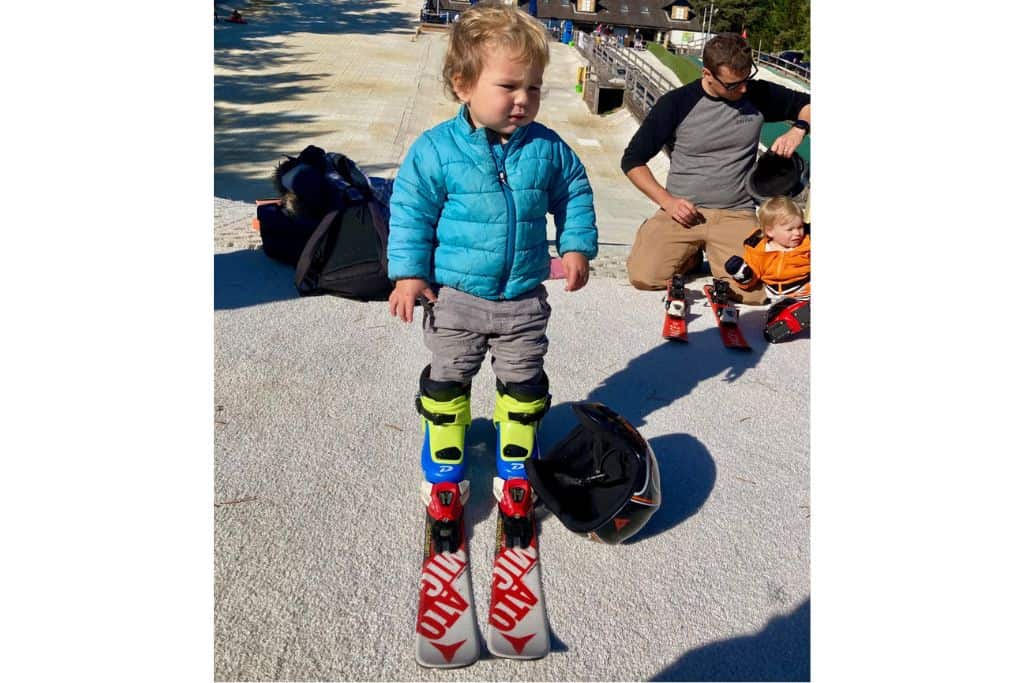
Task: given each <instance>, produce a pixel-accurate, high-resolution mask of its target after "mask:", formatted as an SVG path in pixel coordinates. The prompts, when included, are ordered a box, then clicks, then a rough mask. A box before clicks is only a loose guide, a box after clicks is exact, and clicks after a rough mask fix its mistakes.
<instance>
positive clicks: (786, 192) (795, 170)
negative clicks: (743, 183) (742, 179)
mask: <svg viewBox="0 0 1024 683" xmlns="http://www.w3.org/2000/svg"><path fill="white" fill-rule="evenodd" d="M806 172H807V164H806V163H805V162H804V159H803V157H801V156H800V155H799V154H797V153H796V152H793V155H792V156H791V157H789V158H786V157H784V156H782V155H780V154H776V153H775V152H765V153H764V154H762V155H761V157H760V158H759V159H758V160H757V163H756V164H754V168H753V170H752V171H751V172H750V175H749V176H747V193H748V194H749V195H750V196H751V197H753V198H754V200H755V201H757V203H758V204H764V203H765V202H766V201H768V200H769V199H771V198H772V197H776V196H779V195H782V196H786V197H795V196H797V195H798V194H800V193H801V192H802V191H803V189H804V184H805V182H806V178H805V174H806Z"/></svg>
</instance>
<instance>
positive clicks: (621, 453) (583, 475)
mask: <svg viewBox="0 0 1024 683" xmlns="http://www.w3.org/2000/svg"><path fill="white" fill-rule="evenodd" d="M572 410H573V412H574V413H576V417H577V419H579V421H580V424H579V425H577V426H576V427H575V428H574V429H573V430H572V431H571V432H569V434H568V435H567V436H566V437H565V438H564V439H562V440H561V441H559V442H558V443H557V444H555V445H554V446H552V447H551V448H549V449H547V452H546V453H545V455H544V456H543V457H542V458H539V459H538V458H531V459H530V460H527V461H526V472H527V476H529V478H530V484H531V485H532V486H533V490H534V491H535V492H536V494H537V497H538V498H540V499H541V501H542V502H543V503H544V505H546V506H547V508H548V509H549V510H551V512H552V513H553V514H554V515H555V516H556V517H558V519H559V520H560V521H561V522H562V524H564V525H565V526H566V528H567V529H569V531H572V532H575V533H578V534H581V535H584V536H586V537H587V538H589V539H591V540H594V541H599V542H602V543H609V544H615V543H621V542H623V541H625V540H626V539H627V538H629V537H630V536H632V535H633V534H635V533H636V532H638V531H640V529H641V528H642V527H643V526H644V525H645V524H647V521H648V520H649V519H650V518H651V516H652V515H654V513H655V512H656V511H657V510H658V507H659V506H660V505H661V476H660V475H659V473H658V463H657V461H656V460H655V458H654V453H653V452H652V451H651V448H650V446H648V445H647V441H646V440H645V439H644V438H643V437H642V436H640V433H639V432H637V431H636V429H635V428H634V427H633V425H631V424H629V422H627V421H626V420H625V419H624V418H623V417H622V416H620V415H619V414H617V413H616V412H615V411H613V410H612V409H611V408H608V407H607V406H605V405H604V404H601V403H587V402H580V403H573V404H572Z"/></svg>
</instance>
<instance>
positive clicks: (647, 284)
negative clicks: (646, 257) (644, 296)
mask: <svg viewBox="0 0 1024 683" xmlns="http://www.w3.org/2000/svg"><path fill="white" fill-rule="evenodd" d="M626 275H627V276H628V277H629V284H631V285H633V287H634V288H636V289H641V290H644V291H650V290H654V289H665V287H666V283H667V282H668V281H669V280H670V279H671V278H672V273H669V274H668V275H667V276H662V275H659V274H658V273H653V272H651V271H650V270H649V269H642V268H637V267H636V266H635V264H633V263H631V262H629V261H627V262H626Z"/></svg>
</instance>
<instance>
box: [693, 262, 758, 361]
mask: <svg viewBox="0 0 1024 683" xmlns="http://www.w3.org/2000/svg"><path fill="white" fill-rule="evenodd" d="M712 282H713V285H704V296H706V297H707V298H708V304H710V306H711V310H712V311H713V312H714V314H715V322H716V323H718V331H719V332H720V333H721V335H722V343H723V344H725V345H726V346H728V347H729V348H730V349H741V350H743V351H750V345H749V344H747V340H746V339H745V338H744V337H743V332H741V331H740V327H739V321H740V312H739V310H738V309H737V308H736V304H734V303H732V302H731V301H730V300H729V283H728V282H727V281H726V280H723V279H720V278H715V279H714V280H712Z"/></svg>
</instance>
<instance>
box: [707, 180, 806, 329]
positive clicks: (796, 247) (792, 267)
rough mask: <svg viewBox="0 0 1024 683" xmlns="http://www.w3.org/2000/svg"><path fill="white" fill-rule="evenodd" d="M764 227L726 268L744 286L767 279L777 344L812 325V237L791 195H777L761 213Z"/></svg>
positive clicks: (770, 320) (771, 326) (769, 324)
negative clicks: (806, 229)
mask: <svg viewBox="0 0 1024 683" xmlns="http://www.w3.org/2000/svg"><path fill="white" fill-rule="evenodd" d="M757 219H758V222H759V223H760V226H761V227H760V228H759V229H758V230H756V231H755V232H754V233H753V234H751V235H750V237H748V238H747V239H746V240H744V242H743V257H742V258H741V257H739V256H730V257H729V260H727V261H726V262H725V270H726V272H727V273H729V275H731V276H732V279H734V280H735V281H736V283H737V284H738V285H739V286H740V287H741V288H743V289H751V288H753V287H754V286H755V285H756V284H757V283H758V282H759V281H760V282H763V283H764V291H765V294H767V295H768V298H769V300H770V301H772V307H771V308H770V309H768V317H767V320H768V322H767V323H766V324H765V330H764V334H765V338H766V339H767V340H768V341H769V342H771V343H776V342H780V341H784V340H785V339H789V338H790V337H791V336H793V335H794V334H796V333H798V332H800V331H801V330H804V329H807V328H809V327H810V325H811V306H810V299H811V236H810V235H808V234H807V233H806V231H805V230H804V213H803V211H802V210H801V209H800V207H799V206H797V205H796V203H795V202H794V201H793V200H792V199H790V198H789V197H772V198H771V199H769V200H768V201H766V202H765V203H764V204H762V205H761V207H760V209H758V212H757Z"/></svg>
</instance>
